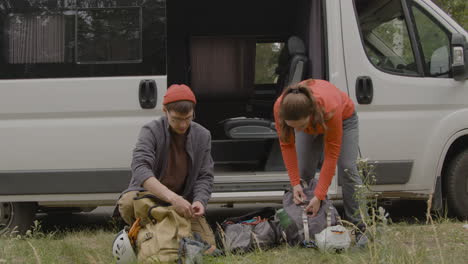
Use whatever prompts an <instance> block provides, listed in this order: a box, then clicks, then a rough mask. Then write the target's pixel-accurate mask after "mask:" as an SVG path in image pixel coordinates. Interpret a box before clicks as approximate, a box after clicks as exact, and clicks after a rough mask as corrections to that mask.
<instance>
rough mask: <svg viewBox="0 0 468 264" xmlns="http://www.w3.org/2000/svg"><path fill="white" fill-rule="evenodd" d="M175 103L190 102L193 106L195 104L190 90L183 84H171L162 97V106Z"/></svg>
mask: <svg viewBox="0 0 468 264" xmlns="http://www.w3.org/2000/svg"><path fill="white" fill-rule="evenodd" d="M177 101H191V102H194V103H195V104H196V103H197V100H196V99H195V95H194V94H193V92H192V90H191V89H190V88H189V87H188V86H187V85H185V84H173V85H171V86H169V88H167V92H166V95H164V100H163V105H167V104H169V103H173V102H177Z"/></svg>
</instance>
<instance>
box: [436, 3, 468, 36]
mask: <svg viewBox="0 0 468 264" xmlns="http://www.w3.org/2000/svg"><path fill="white" fill-rule="evenodd" d="M432 1H433V2H434V3H435V4H436V5H438V6H439V7H440V8H442V9H443V10H444V11H445V12H446V13H447V14H448V15H450V16H451V17H452V18H453V19H454V20H455V21H457V22H458V23H459V24H460V26H462V27H463V28H464V29H465V30H468V2H467V1H466V0H432Z"/></svg>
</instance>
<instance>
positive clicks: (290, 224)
mask: <svg viewBox="0 0 468 264" xmlns="http://www.w3.org/2000/svg"><path fill="white" fill-rule="evenodd" d="M301 184H302V188H303V191H304V194H305V195H306V197H307V201H306V202H304V203H303V204H299V205H296V204H295V203H294V200H293V198H294V194H293V191H292V190H288V191H286V192H285V194H284V196H283V210H284V211H283V212H282V214H283V215H282V216H278V217H277V218H278V219H280V228H281V233H282V235H283V238H284V239H285V240H286V241H287V242H288V244H289V245H293V246H295V245H302V246H305V247H316V244H315V241H314V237H315V234H318V233H320V232H322V230H324V229H325V228H327V226H335V225H338V222H339V219H340V218H339V214H338V211H337V210H336V208H335V207H334V206H333V204H332V203H331V202H330V201H329V200H328V199H325V200H323V201H322V202H321V205H320V209H319V211H318V212H317V216H315V217H310V216H309V215H307V213H306V212H305V210H304V209H305V207H306V206H307V205H308V203H309V201H310V200H311V199H312V198H313V197H314V190H315V187H316V186H317V180H315V179H312V180H311V181H310V182H309V184H306V183H304V182H302V183H301ZM327 214H328V221H327ZM327 222H328V223H327Z"/></svg>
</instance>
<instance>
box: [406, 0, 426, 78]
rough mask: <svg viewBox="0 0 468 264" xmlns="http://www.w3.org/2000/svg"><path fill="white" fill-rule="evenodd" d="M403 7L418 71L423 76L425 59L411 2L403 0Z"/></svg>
mask: <svg viewBox="0 0 468 264" xmlns="http://www.w3.org/2000/svg"><path fill="white" fill-rule="evenodd" d="M401 4H402V5H401V7H402V9H403V13H404V15H405V17H406V19H405V20H406V28H407V29H408V34H409V37H410V40H411V47H413V54H414V59H415V61H416V67H418V72H419V74H420V75H421V77H423V76H424V67H423V65H422V61H423V60H424V59H423V58H422V57H421V45H420V44H419V42H418V39H417V36H416V29H415V27H416V26H415V24H414V23H413V17H412V14H411V12H410V9H409V4H408V1H407V0H401Z"/></svg>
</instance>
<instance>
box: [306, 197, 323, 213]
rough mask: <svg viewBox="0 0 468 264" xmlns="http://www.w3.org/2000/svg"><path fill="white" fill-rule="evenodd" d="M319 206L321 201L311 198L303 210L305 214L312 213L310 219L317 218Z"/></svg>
mask: <svg viewBox="0 0 468 264" xmlns="http://www.w3.org/2000/svg"><path fill="white" fill-rule="evenodd" d="M320 204H321V201H320V200H319V199H318V198H317V197H314V198H312V200H310V203H309V205H307V207H306V208H305V211H306V212H307V213H312V216H311V217H315V216H317V213H318V211H319V209H320Z"/></svg>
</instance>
